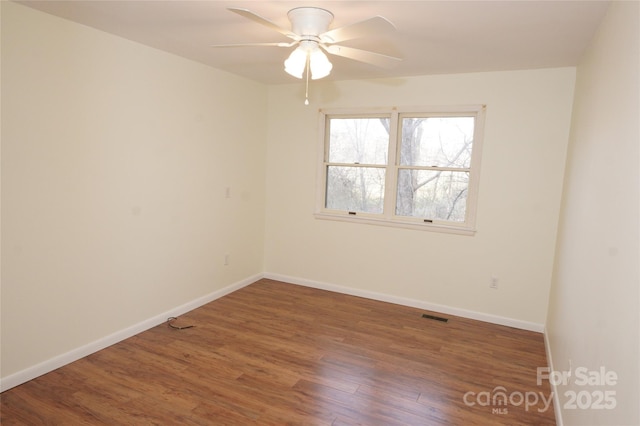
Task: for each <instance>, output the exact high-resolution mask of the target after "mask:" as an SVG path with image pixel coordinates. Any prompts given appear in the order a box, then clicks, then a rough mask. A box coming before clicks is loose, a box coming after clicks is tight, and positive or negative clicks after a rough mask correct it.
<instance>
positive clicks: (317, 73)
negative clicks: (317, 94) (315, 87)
mask: <svg viewBox="0 0 640 426" xmlns="http://www.w3.org/2000/svg"><path fill="white" fill-rule="evenodd" d="M309 55H310V57H309V68H311V79H312V80H318V79H320V78H323V77H326V76H328V75H329V73H330V72H331V69H332V68H333V64H331V62H330V61H329V58H327V55H325V54H324V52H322V51H321V50H320V49H319V48H318V47H316V48H315V49H314V50H312V51H311V52H310V53H309Z"/></svg>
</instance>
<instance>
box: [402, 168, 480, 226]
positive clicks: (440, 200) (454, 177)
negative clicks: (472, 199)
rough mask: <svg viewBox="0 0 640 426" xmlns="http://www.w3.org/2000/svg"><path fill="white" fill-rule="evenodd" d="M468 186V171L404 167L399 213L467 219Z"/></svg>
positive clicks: (447, 218)
mask: <svg viewBox="0 0 640 426" xmlns="http://www.w3.org/2000/svg"><path fill="white" fill-rule="evenodd" d="M468 186H469V173H467V172H446V171H437V170H407V169H403V170H400V171H399V172H398V195H397V203H396V215H398V216H411V217H421V218H425V219H432V220H446V221H453V222H464V220H465V210H466V207H467V192H468V191H467V188H468Z"/></svg>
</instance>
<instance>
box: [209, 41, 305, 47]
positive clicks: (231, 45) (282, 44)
mask: <svg viewBox="0 0 640 426" xmlns="http://www.w3.org/2000/svg"><path fill="white" fill-rule="evenodd" d="M296 44H298V42H297V41H292V42H291V43H235V44H234V43H231V44H212V45H211V47H255V46H275V47H291V46H294V45H296Z"/></svg>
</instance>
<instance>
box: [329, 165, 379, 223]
mask: <svg viewBox="0 0 640 426" xmlns="http://www.w3.org/2000/svg"><path fill="white" fill-rule="evenodd" d="M384 179H385V169H384V168H379V167H341V166H328V167H327V197H326V201H325V207H326V208H328V209H334V210H345V211H352V212H365V213H382V207H383V204H384Z"/></svg>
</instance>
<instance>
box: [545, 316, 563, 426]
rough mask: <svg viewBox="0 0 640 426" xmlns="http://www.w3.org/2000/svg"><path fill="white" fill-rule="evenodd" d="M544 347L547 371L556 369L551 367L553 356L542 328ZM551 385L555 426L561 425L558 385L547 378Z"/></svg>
mask: <svg viewBox="0 0 640 426" xmlns="http://www.w3.org/2000/svg"><path fill="white" fill-rule="evenodd" d="M544 348H545V350H546V352H547V364H549V371H556V370H555V368H553V357H552V356H551V345H550V344H549V334H548V333H547V328H546V327H545V329H544ZM549 384H550V385H551V393H552V394H553V412H554V413H555V415H556V426H563V425H564V423H563V421H562V406H561V405H560V395H559V394H558V386H557V385H556V384H555V382H554V381H552V380H549Z"/></svg>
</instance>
